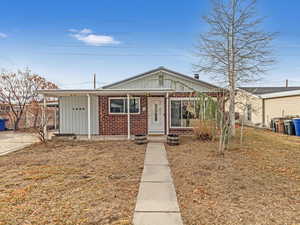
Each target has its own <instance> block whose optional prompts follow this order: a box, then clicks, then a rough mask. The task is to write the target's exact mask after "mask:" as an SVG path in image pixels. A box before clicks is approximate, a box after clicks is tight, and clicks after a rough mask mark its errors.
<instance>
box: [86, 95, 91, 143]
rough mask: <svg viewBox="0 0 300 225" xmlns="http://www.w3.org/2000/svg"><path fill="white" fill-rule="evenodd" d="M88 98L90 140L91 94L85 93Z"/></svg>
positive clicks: (89, 134) (89, 136)
mask: <svg viewBox="0 0 300 225" xmlns="http://www.w3.org/2000/svg"><path fill="white" fill-rule="evenodd" d="M87 98H88V139H89V140H91V95H90V94H88V95H87Z"/></svg>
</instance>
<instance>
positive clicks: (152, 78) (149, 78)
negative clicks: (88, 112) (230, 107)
mask: <svg viewBox="0 0 300 225" xmlns="http://www.w3.org/2000/svg"><path fill="white" fill-rule="evenodd" d="M110 88H115V89H150V88H154V89H155V88H157V89H159V88H171V89H174V90H176V91H199V92H209V91H210V89H209V88H207V87H205V86H204V85H202V84H201V83H198V82H197V81H192V80H191V81H190V80H187V79H184V78H181V77H179V76H176V75H173V74H170V73H167V72H156V73H153V74H149V75H145V76H144V77H141V78H138V79H136V80H131V81H127V82H124V83H120V84H117V85H114V86H112V87H110Z"/></svg>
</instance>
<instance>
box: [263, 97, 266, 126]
mask: <svg viewBox="0 0 300 225" xmlns="http://www.w3.org/2000/svg"><path fill="white" fill-rule="evenodd" d="M265 114H266V109H265V99H264V98H263V99H262V125H263V127H266V115H265Z"/></svg>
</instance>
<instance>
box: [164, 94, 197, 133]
mask: <svg viewBox="0 0 300 225" xmlns="http://www.w3.org/2000/svg"><path fill="white" fill-rule="evenodd" d="M196 99H197V97H181V98H176V97H173V98H170V101H169V109H170V110H169V118H170V129H182V130H183V129H189V130H190V129H193V127H182V126H180V127H174V126H172V116H171V110H172V107H171V102H172V101H180V102H182V101H184V100H190V101H195V100H196ZM180 106H181V103H180ZM181 114H182V112H181Z"/></svg>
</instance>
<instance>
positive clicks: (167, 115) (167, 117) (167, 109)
mask: <svg viewBox="0 0 300 225" xmlns="http://www.w3.org/2000/svg"><path fill="white" fill-rule="evenodd" d="M166 98H167V103H166V104H167V107H166V111H167V112H166V120H167V122H166V125H167V135H168V134H169V92H167V96H166Z"/></svg>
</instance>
